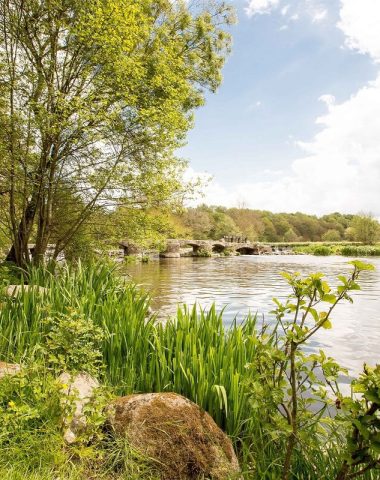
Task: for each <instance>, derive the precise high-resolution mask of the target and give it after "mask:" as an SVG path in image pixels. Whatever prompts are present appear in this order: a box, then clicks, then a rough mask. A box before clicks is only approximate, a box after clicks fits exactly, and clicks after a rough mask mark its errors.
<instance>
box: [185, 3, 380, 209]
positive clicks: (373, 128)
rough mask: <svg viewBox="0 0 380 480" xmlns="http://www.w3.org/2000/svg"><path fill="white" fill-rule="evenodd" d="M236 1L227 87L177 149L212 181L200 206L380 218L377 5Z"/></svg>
mask: <svg viewBox="0 0 380 480" xmlns="http://www.w3.org/2000/svg"><path fill="white" fill-rule="evenodd" d="M233 4H234V6H235V8H236V10H237V14H238V19H239V22H238V25H236V26H234V27H233V28H232V34H233V39H234V40H233V43H234V45H233V52H232V54H231V56H230V57H229V58H228V61H227V64H226V66H225V68H224V71H223V76H224V81H223V84H222V86H221V87H220V89H219V91H218V92H217V94H215V95H208V97H207V104H206V106H205V107H203V108H202V109H200V110H198V111H197V112H196V118H195V127H194V129H193V130H192V131H191V132H190V134H189V136H188V145H187V146H186V147H185V148H184V149H182V151H181V152H180V154H181V155H182V156H183V157H185V158H187V159H188V160H189V161H190V167H191V171H195V172H208V173H210V174H211V175H213V181H212V182H211V184H210V185H209V187H208V188H207V189H206V190H205V197H204V199H203V200H202V201H206V202H207V203H214V204H224V205H226V206H236V205H238V204H241V203H244V204H245V205H247V206H250V207H252V208H266V209H270V210H273V211H305V212H309V213H316V214H322V213H326V212H330V211H336V210H340V211H345V212H356V211H371V212H372V213H374V214H375V215H376V216H379V215H380V126H379V123H378V122H379V120H378V119H377V117H378V116H380V105H379V111H378V109H377V105H378V103H380V80H379V78H380V75H379V69H380V67H379V60H380V28H379V26H378V25H379V24H380V1H379V0H360V1H359V0H288V1H286V0H235V1H234V2H233ZM360 6H361V7H360ZM377 82H378V83H379V85H377ZM367 97H369V98H367ZM374 106H375V108H374ZM372 117H373V118H372ZM367 126H368V128H367ZM376 137H378V138H376ZM376 151H377V152H378V153H377V154H376ZM319 167H320V168H319ZM323 170H326V172H325V173H324V174H323ZM369 170H370V172H369ZM369 173H370V174H369ZM331 177H332V178H331Z"/></svg>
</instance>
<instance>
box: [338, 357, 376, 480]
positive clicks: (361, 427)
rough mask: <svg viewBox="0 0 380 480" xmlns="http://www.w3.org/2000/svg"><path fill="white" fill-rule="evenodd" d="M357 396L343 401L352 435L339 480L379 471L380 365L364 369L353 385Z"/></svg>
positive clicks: (345, 416)
mask: <svg viewBox="0 0 380 480" xmlns="http://www.w3.org/2000/svg"><path fill="white" fill-rule="evenodd" d="M353 392H354V394H358V393H359V394H361V397H359V398H358V397H356V398H355V397H346V398H342V399H341V407H342V408H343V411H344V413H345V415H343V416H342V420H343V421H344V422H345V423H346V424H347V427H348V430H349V435H348V438H347V446H346V452H345V459H344V461H343V464H342V467H341V469H340V471H339V472H338V475H337V477H336V480H346V479H348V478H356V477H359V476H361V475H362V474H363V473H365V472H367V471H369V470H371V469H374V468H378V469H380V365H378V366H377V367H376V368H370V367H368V366H365V368H364V372H363V373H362V374H361V376H360V377H359V379H357V380H355V381H354V382H353Z"/></svg>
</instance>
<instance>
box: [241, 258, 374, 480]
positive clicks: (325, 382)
mask: <svg viewBox="0 0 380 480" xmlns="http://www.w3.org/2000/svg"><path fill="white" fill-rule="evenodd" d="M350 263H351V264H352V265H353V267H354V270H353V272H352V274H351V276H349V277H344V276H342V275H341V276H339V281H340V284H339V285H338V286H337V287H336V289H335V290H333V289H332V288H331V287H330V286H329V285H328V283H327V282H326V281H325V280H324V278H323V275H322V274H320V273H316V274H313V275H309V276H308V277H305V278H302V277H301V276H300V274H299V273H294V274H290V273H286V272H284V273H283V277H284V278H285V279H286V280H287V282H288V283H289V285H290V287H291V288H292V291H293V294H292V295H290V296H289V297H288V299H287V300H286V301H285V302H280V301H279V300H277V299H274V302H275V304H276V308H275V310H273V312H272V313H273V314H274V315H275V317H276V319H277V323H276V324H275V325H274V327H272V328H268V327H267V326H265V327H264V328H263V332H262V335H261V336H258V337H257V338H256V340H255V342H256V343H257V355H256V357H255V360H254V362H253V363H252V364H250V369H251V379H250V389H251V396H252V407H253V408H254V409H256V410H257V417H258V418H259V419H260V421H261V422H262V423H261V424H262V427H261V430H263V431H265V432H266V433H267V435H269V436H270V437H271V438H272V439H273V440H278V441H279V442H280V444H281V445H282V448H283V452H284V453H283V458H282V459H281V460H280V464H281V468H280V469H279V471H278V476H279V477H280V478H282V479H284V480H287V479H288V478H291V471H292V468H294V465H295V463H296V460H297V458H298V459H299V458H300V457H301V458H302V457H304V458H305V459H306V458H307V455H308V452H311V451H314V450H315V449H319V448H321V444H320V442H321V441H322V442H326V443H327V442H333V441H334V439H333V437H332V436H331V433H329V428H328V425H329V423H328V422H327V423H326V416H325V412H326V411H327V410H328V408H329V407H332V406H333V405H334V401H333V399H332V398H331V395H334V396H339V395H340V393H339V385H338V377H339V375H340V374H341V373H342V372H343V370H342V369H341V368H340V367H339V365H338V364H337V363H336V362H335V361H334V360H333V359H332V358H330V357H326V355H325V354H324V352H323V351H320V352H319V353H318V354H316V353H312V354H309V353H306V351H307V345H308V341H309V340H310V339H311V338H312V337H313V336H314V335H315V333H317V332H318V331H319V330H320V329H331V328H332V322H331V314H332V312H333V311H334V309H335V308H336V306H337V305H338V303H339V302H341V301H342V300H348V301H352V299H351V297H350V296H349V293H350V292H351V291H354V290H358V289H360V287H359V285H358V283H357V279H358V277H359V275H360V273H361V272H362V271H364V270H373V268H374V267H373V266H372V265H369V264H366V263H363V262H359V261H353V262H350ZM259 412H260V415H259ZM324 423H326V426H325V428H323V425H324ZM356 448H357V445H356ZM309 468H311V466H309Z"/></svg>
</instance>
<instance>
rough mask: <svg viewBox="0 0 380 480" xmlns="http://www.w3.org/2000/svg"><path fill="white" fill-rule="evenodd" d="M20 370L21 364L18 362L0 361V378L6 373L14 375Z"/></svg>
mask: <svg viewBox="0 0 380 480" xmlns="http://www.w3.org/2000/svg"><path fill="white" fill-rule="evenodd" d="M20 370H21V366H20V365H19V364H18V363H5V362H0V378H2V377H5V376H6V375H16V374H17V373H18V372H19V371H20Z"/></svg>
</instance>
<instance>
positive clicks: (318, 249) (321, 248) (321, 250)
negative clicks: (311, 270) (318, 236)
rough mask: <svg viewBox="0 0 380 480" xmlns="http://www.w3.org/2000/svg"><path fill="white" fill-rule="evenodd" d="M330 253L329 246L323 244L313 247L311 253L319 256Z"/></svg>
mask: <svg viewBox="0 0 380 480" xmlns="http://www.w3.org/2000/svg"><path fill="white" fill-rule="evenodd" d="M331 254H332V250H331V248H330V247H325V246H323V245H321V246H318V247H315V248H314V249H313V255H317V256H321V257H326V256H328V255H331Z"/></svg>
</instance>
